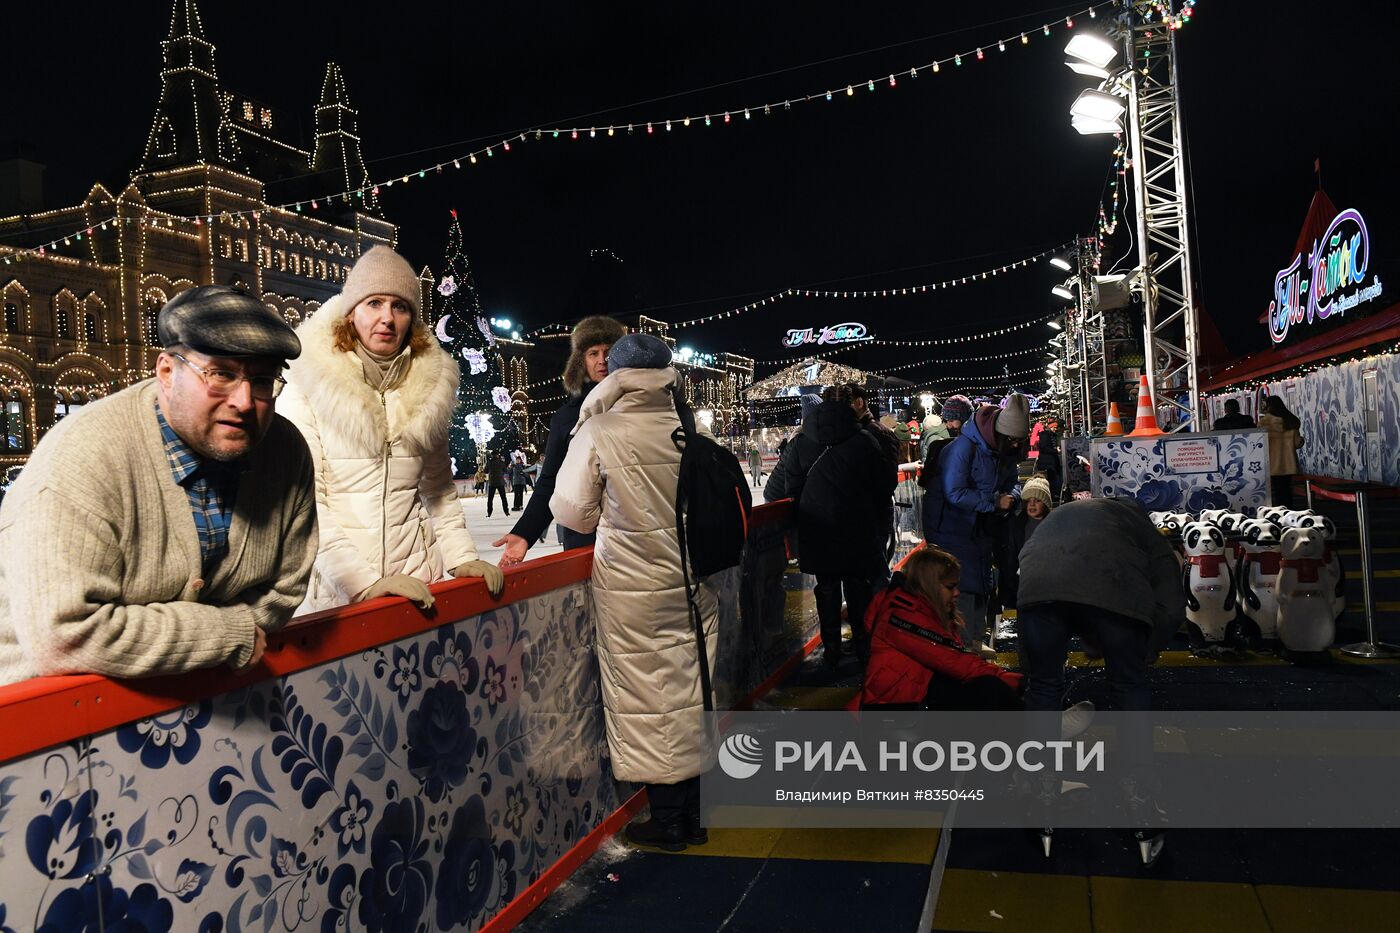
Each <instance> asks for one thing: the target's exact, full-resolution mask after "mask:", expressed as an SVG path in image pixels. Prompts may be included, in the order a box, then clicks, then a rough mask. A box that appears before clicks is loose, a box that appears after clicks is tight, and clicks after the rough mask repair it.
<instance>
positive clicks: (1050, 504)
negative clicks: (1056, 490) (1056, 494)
mask: <svg viewBox="0 0 1400 933" xmlns="http://www.w3.org/2000/svg"><path fill="white" fill-rule="evenodd" d="M1021 499H1022V501H1025V500H1026V499H1039V500H1040V501H1041V502H1044V503H1045V507H1046V508H1047V509H1049V508H1054V507H1055V500H1054V498H1053V497H1052V496H1051V495H1050V481H1049V480H1048V479H1046V478H1045V477H1043V476H1032V477H1031V478H1030V479H1028V480H1026V484H1025V485H1024V486H1022V487H1021Z"/></svg>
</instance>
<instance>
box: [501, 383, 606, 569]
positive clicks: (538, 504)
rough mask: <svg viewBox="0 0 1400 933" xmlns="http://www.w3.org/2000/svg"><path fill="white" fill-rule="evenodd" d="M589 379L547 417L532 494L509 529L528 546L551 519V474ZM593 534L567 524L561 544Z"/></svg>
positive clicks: (572, 544) (577, 543)
mask: <svg viewBox="0 0 1400 933" xmlns="http://www.w3.org/2000/svg"><path fill="white" fill-rule="evenodd" d="M591 388H593V383H591V382H590V383H586V384H585V385H584V391H583V393H582V394H580V395H571V396H569V398H567V399H565V400H564V404H563V405H561V406H559V410H558V411H556V412H555V413H554V417H553V418H550V419H549V439H548V440H547V441H545V443H544V460H542V461H541V462H540V475H539V477H538V478H537V479H536V480H535V494H534V495H533V496H531V497H530V501H529V502H528V503H527V504H526V505H525V511H524V512H523V513H522V514H521V516H520V518H519V519H518V520H517V521H516V523H515V527H514V528H512V529H511V530H510V533H511V534H513V535H519V536H520V537H522V538H524V539H525V540H526V541H528V542H529V543H530V544H531V545H532V546H533V545H534V543H535V542H536V541H538V540H539V538H540V535H542V534H544V533H545V531H546V530H547V529H548V528H549V524H550V522H552V521H554V513H553V512H551V511H550V510H549V497H550V496H552V495H554V478H555V477H556V476H558V475H559V467H560V466H562V465H563V463H564V455H565V454H567V453H568V452H569V442H570V441H571V440H573V439H574V438H573V434H572V433H571V432H572V431H573V429H574V425H576V424H578V413H579V410H580V409H581V408H583V400H584V399H585V398H587V397H588V390H589V389H591ZM593 537H594V536H593V535H581V534H579V533H578V532H577V531H574V530H572V529H569V528H565V529H564V547H565V548H566V549H568V548H576V547H587V546H588V545H590V544H592V543H593Z"/></svg>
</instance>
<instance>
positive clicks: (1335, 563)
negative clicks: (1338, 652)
mask: <svg viewBox="0 0 1400 933" xmlns="http://www.w3.org/2000/svg"><path fill="white" fill-rule="evenodd" d="M1299 527H1300V528H1315V529H1317V530H1318V531H1319V532H1321V533H1322V540H1323V541H1324V542H1326V546H1325V547H1324V549H1323V553H1322V560H1323V563H1324V565H1325V572H1326V576H1327V592H1329V593H1331V594H1332V618H1333V619H1334V620H1335V619H1340V618H1341V617H1342V613H1344V612H1346V609H1347V575H1346V570H1345V569H1343V568H1342V558H1341V557H1340V555H1338V554H1337V549H1336V548H1334V547H1333V546H1332V542H1333V541H1335V540H1336V539H1337V526H1336V525H1335V524H1333V523H1332V519H1330V518H1328V517H1327V516H1326V515H1310V516H1308V517H1307V518H1305V519H1303V522H1302V524H1301V525H1299Z"/></svg>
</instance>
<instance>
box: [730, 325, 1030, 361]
mask: <svg viewBox="0 0 1400 933" xmlns="http://www.w3.org/2000/svg"><path fill="white" fill-rule="evenodd" d="M1044 320H1046V318H1043V317H1042V318H1037V319H1036V320H1034V321H1030V322H1028V324H1036V323H1039V322H1041V321H1044ZM1015 329H1018V330H1019V329H1020V326H1018V327H1017V328H1015ZM989 336H993V335H992V334H969V335H967V336H966V337H964V338H957V339H955V340H954V341H953V342H955V343H970V342H972V341H974V340H982V339H985V338H987V337H989ZM877 342H878V341H875V340H860V341H856V342H854V343H848V344H845V345H843V346H840V347H833V348H832V349H830V350H820V351H817V352H816V353H807V354H805V355H801V356H787V357H782V358H781V359H774V360H755V361H754V365H755V366H773V365H783V364H787V365H793V364H796V363H801V362H803V361H804V360H810V359H824V358H826V357H828V356H831V355H832V354H835V353H842V352H844V351H846V350H854V349H856V348H857V347H862V346H867V345H869V344H872V343H877ZM886 345H887V346H911V347H912V346H922V344H920V343H917V342H910V343H904V342H901V341H893V340H892V341H887V342H886ZM1044 351H1045V348H1044V347H1029V348H1027V349H1025V350H1012V351H1010V352H1008V353H994V354H991V355H988V356H965V357H961V358H959V359H956V360H919V361H917V362H914V363H906V364H903V365H902V366H899V367H895V368H899V369H909V368H912V367H914V366H924V365H927V364H931V363H940V362H941V363H959V362H985V361H987V360H1001V359H1009V358H1011V357H1013V356H1026V355H1028V354H1031V353H1043V352H1044ZM873 371H874V370H872V372H873Z"/></svg>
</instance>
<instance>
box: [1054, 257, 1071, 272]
mask: <svg viewBox="0 0 1400 933" xmlns="http://www.w3.org/2000/svg"><path fill="white" fill-rule="evenodd" d="M1050 265H1052V266H1054V267H1055V268H1056V269H1063V270H1065V271H1066V272H1068V271H1069V263H1068V262H1066V261H1065V260H1063V259H1061V258H1060V257H1059V256H1051V257H1050Z"/></svg>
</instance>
